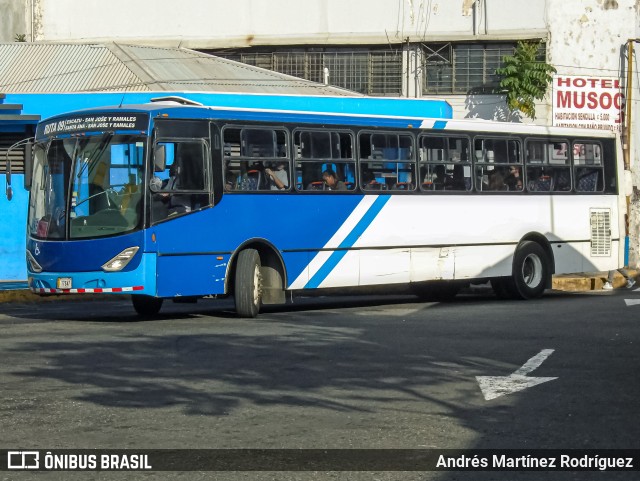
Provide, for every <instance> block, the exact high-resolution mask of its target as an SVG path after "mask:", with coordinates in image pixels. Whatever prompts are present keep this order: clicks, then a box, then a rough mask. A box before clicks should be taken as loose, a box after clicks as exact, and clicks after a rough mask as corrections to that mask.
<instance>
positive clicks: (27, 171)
mask: <svg viewBox="0 0 640 481" xmlns="http://www.w3.org/2000/svg"><path fill="white" fill-rule="evenodd" d="M32 176H33V143H32V142H27V143H26V144H24V188H25V189H26V190H30V189H31V179H32Z"/></svg>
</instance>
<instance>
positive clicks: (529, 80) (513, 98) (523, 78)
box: [496, 40, 556, 119]
mask: <svg viewBox="0 0 640 481" xmlns="http://www.w3.org/2000/svg"><path fill="white" fill-rule="evenodd" d="M541 43H542V41H541V40H540V41H520V42H518V45H517V47H516V50H515V52H514V54H513V55H505V56H504V57H502V63H503V67H501V68H498V69H496V74H498V76H500V89H501V92H502V93H504V94H505V95H506V97H507V98H506V100H507V107H508V109H509V110H510V111H511V112H516V111H519V112H522V113H523V114H524V115H526V116H527V117H529V118H531V119H535V118H536V105H535V101H536V100H542V99H543V98H544V96H545V94H546V93H547V89H548V87H549V85H550V84H551V81H552V80H553V74H554V73H555V72H556V69H555V68H554V67H553V66H552V65H549V64H548V63H545V62H544V61H542V60H540V59H539V52H540V45H541Z"/></svg>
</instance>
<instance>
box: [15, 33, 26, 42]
mask: <svg viewBox="0 0 640 481" xmlns="http://www.w3.org/2000/svg"><path fill="white" fill-rule="evenodd" d="M13 41H14V42H26V41H27V35H26V34H24V33H16V36H15V37H14V38H13Z"/></svg>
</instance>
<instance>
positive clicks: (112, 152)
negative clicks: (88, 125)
mask: <svg viewBox="0 0 640 481" xmlns="http://www.w3.org/2000/svg"><path fill="white" fill-rule="evenodd" d="M145 142H146V138H145V137H143V136H139V135H138V136H134V135H118V134H113V133H110V132H107V133H101V134H97V135H91V136H86V137H85V136H83V137H71V138H63V139H52V140H50V141H48V142H43V143H40V144H37V145H36V146H35V150H34V170H33V184H32V188H31V198H30V201H29V219H28V225H29V233H30V235H31V236H32V237H34V238H37V239H46V240H63V239H82V238H93V237H105V236H110V235H114V234H120V233H123V232H128V231H132V230H135V229H137V228H140V227H141V226H142V212H143V210H142V209H143V202H142V197H143V196H142V184H143V179H144V155H145Z"/></svg>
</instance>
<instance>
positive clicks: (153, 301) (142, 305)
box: [131, 294, 163, 316]
mask: <svg viewBox="0 0 640 481" xmlns="http://www.w3.org/2000/svg"><path fill="white" fill-rule="evenodd" d="M162 301H163V299H162V298H161V297H160V298H159V297H152V296H145V295H142V294H134V295H133V296H131V302H132V303H133V308H134V309H135V310H136V312H137V313H138V314H139V315H141V316H155V315H156V314H157V313H158V312H160V308H161V307H162Z"/></svg>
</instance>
